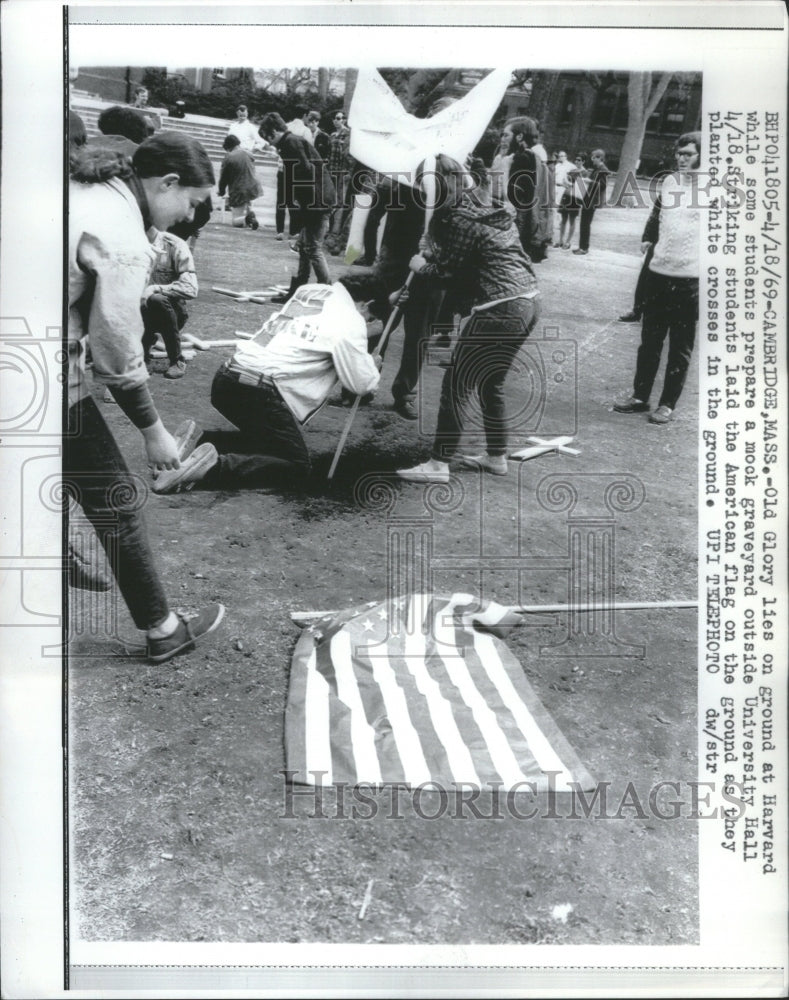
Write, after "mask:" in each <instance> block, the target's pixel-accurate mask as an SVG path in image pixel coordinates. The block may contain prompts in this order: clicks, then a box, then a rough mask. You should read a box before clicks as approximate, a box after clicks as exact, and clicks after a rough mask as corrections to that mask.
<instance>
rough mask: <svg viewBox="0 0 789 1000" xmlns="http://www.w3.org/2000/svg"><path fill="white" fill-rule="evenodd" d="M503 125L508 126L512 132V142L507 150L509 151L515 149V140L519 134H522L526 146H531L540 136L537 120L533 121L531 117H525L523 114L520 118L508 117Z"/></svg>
mask: <svg viewBox="0 0 789 1000" xmlns="http://www.w3.org/2000/svg"><path fill="white" fill-rule="evenodd" d="M504 127H505V128H508V129H509V130H510V132H512V144H511V145H510V150H509V151H510V152H511V153H512V152H514V150H515V149H517V144H516V141H515V140H516V139H517V137H518V136H519V135H522V136H523V139H524V142H525V143H526V145H527V146H533V145H534V144H535V142H537V140H538V139H539V137H540V132H539V129H538V128H537V122H535V120H534V119H533V118H527V117H526V116H525V115H522V116H521V117H520V118H510V120H509V121H508V122H506V123H505V126H504Z"/></svg>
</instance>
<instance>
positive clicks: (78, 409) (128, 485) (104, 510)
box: [63, 396, 170, 630]
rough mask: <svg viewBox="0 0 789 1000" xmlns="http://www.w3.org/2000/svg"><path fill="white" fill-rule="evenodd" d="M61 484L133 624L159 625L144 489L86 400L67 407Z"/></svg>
mask: <svg viewBox="0 0 789 1000" xmlns="http://www.w3.org/2000/svg"><path fill="white" fill-rule="evenodd" d="M63 480H64V485H65V488H66V490H67V491H68V492H69V494H70V495H72V496H73V497H74V498H75V499H76V500H77V502H78V503H79V505H80V507H82V510H83V512H84V513H85V516H86V517H87V519H88V520H89V521H90V523H91V524H92V525H93V528H94V530H95V532H96V534H97V535H98V538H99V541H100V542H101V544H102V547H103V548H104V551H105V552H106V553H107V560H108V562H109V564H110V567H111V568H112V572H113V575H114V576H115V579H116V580H117V582H118V588H119V589H120V592H121V594H122V595H123V599H124V601H125V602H126V606H127V607H128V609H129V612H130V614H131V616H132V618H133V619H134V624H135V625H136V626H137V628H139V629H146V630H147V629H151V628H153V627H154V626H156V625H160V624H161V623H162V622H163V621H164V619H165V618H166V617H167V615H168V614H169V613H170V609H169V607H168V604H167V598H166V596H165V593H164V588H163V586H162V582H161V580H160V578H159V574H158V571H157V569H156V563H155V561H154V557H153V552H152V550H151V546H150V543H149V541H148V533H147V531H146V530H145V522H144V520H143V516H142V507H143V504H144V503H145V499H146V497H147V489H146V487H145V484H144V483H143V482H142V480H140V479H139V477H137V476H133V475H132V474H131V473H130V472H129V470H128V468H127V466H126V462H125V461H124V459H123V455H121V453H120V450H119V449H118V446H117V444H116V443H115V438H113V436H112V434H111V433H110V430H109V428H108V427H107V425H106V423H105V422H104V418H103V417H102V416H101V414H100V413H99V411H98V408H97V407H96V404H95V403H94V402H93V400H92V399H91V398H90V397H89V396H88V397H86V398H85V399H82V400H80V401H79V402H78V403H74V405H73V406H71V407H69V411H68V435H67V436H66V437H65V438H64V440H63Z"/></svg>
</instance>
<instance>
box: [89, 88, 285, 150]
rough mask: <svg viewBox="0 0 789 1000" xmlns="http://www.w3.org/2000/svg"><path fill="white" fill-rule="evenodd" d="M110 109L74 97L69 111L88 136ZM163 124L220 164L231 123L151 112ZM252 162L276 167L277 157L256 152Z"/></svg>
mask: <svg viewBox="0 0 789 1000" xmlns="http://www.w3.org/2000/svg"><path fill="white" fill-rule="evenodd" d="M110 107H113V104H112V102H109V101H99V100H97V99H95V98H79V97H74V98H73V99H72V102H71V108H72V110H73V111H75V112H76V113H77V114H78V115H79V116H80V118H81V119H82V120H83V122H84V123H85V129H86V130H87V133H88V135H89V136H94V135H98V134H99V128H98V124H97V122H98V118H99V115H100V114H101V112H102V111H103V110H104V109H105V108H110ZM151 111H153V112H155V113H156V114H158V115H159V117H160V118H161V120H162V128H163V129H167V130H169V131H174V132H184V133H186V134H187V135H190V136H192V137H193V138H195V139H197V140H198V142H200V143H201V144H202V145H203V146H204V147H205V151H206V152H207V153H208V156H209V158H210V159H211V161H212V162H214V163H221V162H222V159H223V158H224V155H225V151H224V150H223V149H222V142H223V141H224V138H225V136H226V135H227V130H228V128H229V127H230V122H227V121H224V120H222V119H218V118H208V117H205V116H203V115H186V116H185V117H184V118H171V117H170V116H169V115H168V114H167V110H166V108H151ZM255 161H256V162H257V163H260V164H269V163H276V156H274V155H273V154H272V153H270V152H260V151H259V150H258V151H256V152H255Z"/></svg>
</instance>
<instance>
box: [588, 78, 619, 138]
mask: <svg viewBox="0 0 789 1000" xmlns="http://www.w3.org/2000/svg"><path fill="white" fill-rule="evenodd" d="M591 124H592V126H593V127H595V128H616V129H625V128H627V93H626V91H625V90H623V89H621V88H619V87H606V89H605V90H598V92H597V100H596V101H595V105H594V109H593V110H592V122H591Z"/></svg>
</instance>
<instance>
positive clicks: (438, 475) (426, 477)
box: [396, 458, 449, 483]
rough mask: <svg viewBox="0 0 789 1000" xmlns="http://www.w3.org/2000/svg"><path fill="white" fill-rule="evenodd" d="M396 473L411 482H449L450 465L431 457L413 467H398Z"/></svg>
mask: <svg viewBox="0 0 789 1000" xmlns="http://www.w3.org/2000/svg"><path fill="white" fill-rule="evenodd" d="M396 475H398V476H399V477H400V478H401V479H407V480H408V481H409V482H411V483H448V482H449V466H447V465H446V464H445V463H443V462H441V463H438V462H434V461H433V459H432V458H429V459H428V460H427V461H426V462H423V463H422V464H421V465H415V466H414V467H413V469H398V470H397V472H396Z"/></svg>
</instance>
